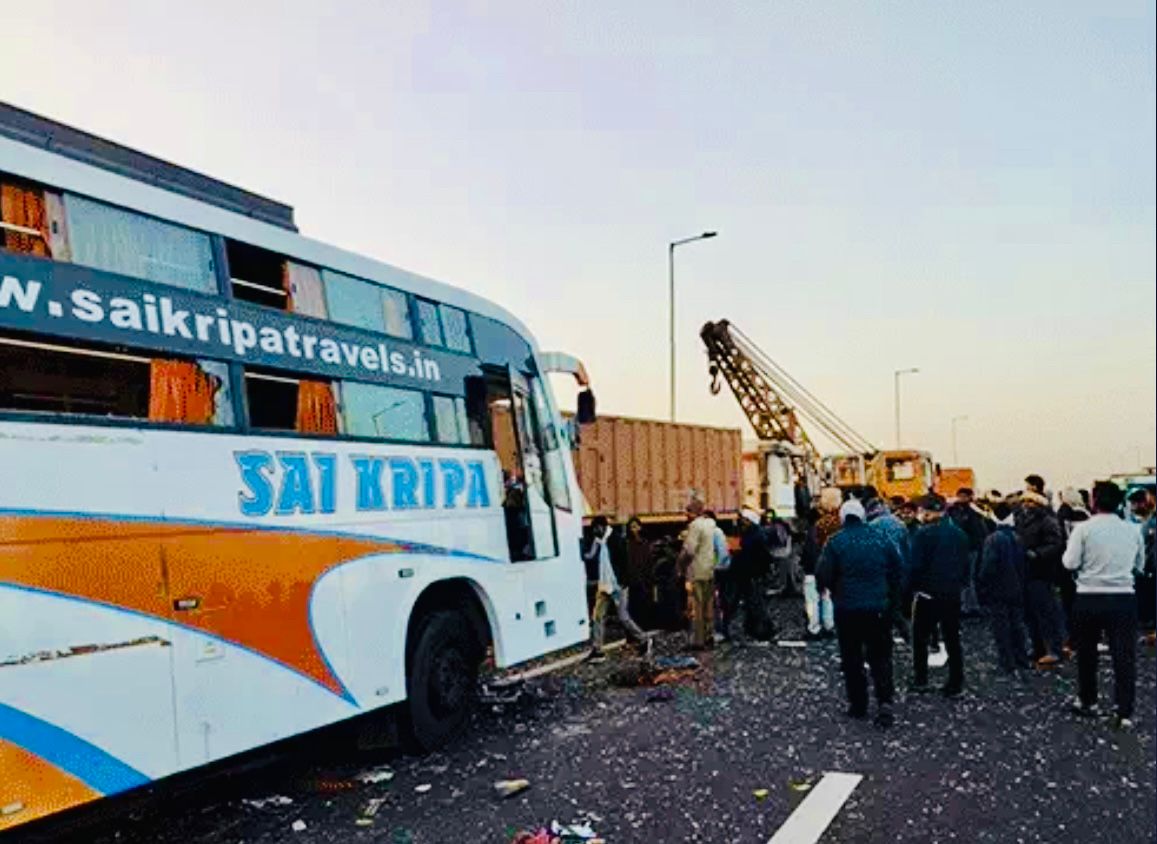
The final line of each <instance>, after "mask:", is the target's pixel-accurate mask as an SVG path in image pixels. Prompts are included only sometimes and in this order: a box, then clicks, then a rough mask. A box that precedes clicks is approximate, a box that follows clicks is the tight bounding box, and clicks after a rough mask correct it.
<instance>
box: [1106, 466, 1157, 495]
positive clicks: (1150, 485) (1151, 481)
mask: <svg viewBox="0 0 1157 844" xmlns="http://www.w3.org/2000/svg"><path fill="white" fill-rule="evenodd" d="M1109 480H1111V481H1112V482H1113V483H1115V484H1116V485H1117V486H1119V487H1121V489H1123V490H1125V495H1126V497H1127V496H1128V495H1129V493H1131V492H1133V490H1136V489H1144V490H1148V491H1149V492H1150V493H1151V494H1154V495H1157V468H1155V467H1153V466H1146V467H1145V468H1144V469H1141V470H1140V471H1139V472H1118V473H1117V474H1114V475H1110V476H1109Z"/></svg>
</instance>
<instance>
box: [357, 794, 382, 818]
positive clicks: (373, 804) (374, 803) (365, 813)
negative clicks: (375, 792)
mask: <svg viewBox="0 0 1157 844" xmlns="http://www.w3.org/2000/svg"><path fill="white" fill-rule="evenodd" d="M385 802H386V798H385V797H373V798H371V799H370V800H369V801H368V802H367V803H366V807H365V808H364V809H362V817H366V818H372V817H373V816H374V815H376V814H377V813H378V810H379V809H381V808H382V804H383V803H385Z"/></svg>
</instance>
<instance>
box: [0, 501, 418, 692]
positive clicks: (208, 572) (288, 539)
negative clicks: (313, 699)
mask: <svg viewBox="0 0 1157 844" xmlns="http://www.w3.org/2000/svg"><path fill="white" fill-rule="evenodd" d="M408 549H409V546H407V545H404V544H401V543H397V542H391V541H388V540H379V539H373V538H365V539H362V538H359V537H351V536H342V535H332V534H324V533H310V532H304V531H291V530H276V529H254V528H246V527H243V526H230V525H220V526H217V525H206V524H198V523H181V522H167V521H143V520H142V521H137V520H132V519H125V520H121V519H116V518H105V517H100V518H85V517H78V516H54V515H43V516H41V515H23V514H21V515H0V582H7V583H12V584H14V585H17V586H23V587H27V588H32V589H38V590H44V591H48V592H54V593H59V594H62V595H66V596H69V597H74V598H79V599H83V600H88V601H93V602H97V603H100V604H107V605H111V606H114V607H118V608H121V609H126V610H130V611H133V612H137V613H143V614H145V615H149V616H154V617H156V618H158V619H161V620H164V621H167V622H172V623H176V624H180V625H182V626H184V627H189V628H193V629H196V630H199V631H202V632H204V633H208V634H210V635H212V636H216V637H219V638H221V639H224V640H227V641H229V642H232V643H235V644H237V645H240V646H242V647H245V648H247V649H249V650H251V651H253V652H255V653H257V654H259V655H261V656H264V657H266V658H269V659H272V660H275V661H277V662H279V663H282V664H283V665H285V666H287V667H289V668H291V669H293V670H294V671H297V672H299V673H301V674H303V675H305V676H306V677H309V678H310V679H312V680H314V681H315V682H317V683H319V684H320V685H322V686H323V687H325V688H326V689H329V690H330V691H332V692H333V693H335V694H338V695H342V696H343V697H347V698H348V694H347V692H346V690H345V688H344V686H343V685H342V683H341V682H340V680H339V679H338V678H337V677H336V676H335V675H334V673H333V671H332V670H331V669H330V667H329V665H328V664H327V663H326V660H325V657H324V656H323V655H322V654H321V653H320V651H319V650H318V647H317V644H316V643H315V641H314V638H313V631H312V628H311V626H310V620H309V600H310V594H311V592H312V590H313V587H314V584H315V583H316V582H317V580H318V578H319V577H320V576H321V575H322V574H324V573H325V572H326V571H328V570H329V569H331V568H333V567H334V566H336V565H339V564H340V563H343V562H345V561H347V560H351V559H354V558H357V557H363V556H366V555H368V554H383V553H395V552H399V551H405V550H408ZM175 602H188V603H189V604H195V606H194V608H191V609H187V610H178V609H175V606H174V604H175ZM78 644H82V643H78Z"/></svg>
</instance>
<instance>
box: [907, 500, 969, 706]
mask: <svg viewBox="0 0 1157 844" xmlns="http://www.w3.org/2000/svg"><path fill="white" fill-rule="evenodd" d="M920 510H921V513H922V515H923V518H924V521H925V524H924V526H923V527H922V528H920V529H919V530H918V531H916V535H915V536H914V537H913V538H912V593H913V596H914V597H915V602H914V603H915V607H914V609H913V612H912V615H913V619H912V627H913V630H912V638H913V642H912V663H913V665H912V668H913V674H914V677H913V683H914V686H913V690H914V691H917V692H924V691H927V690H928V639H929V637H930V636H931V634H932V628H933V626H935V625H938V626H939V627H940V633H941V635H943V637H944V646H945V648H946V649H947V650H948V682H947V683H946V684H945V685H944V687H943V688H942V689H941V692H942V693H943V694H944V695H945V697H956V696H958V695H959V694H960V693H961V692H962V691H963V690H964V652H963V651H962V650H961V647H960V592H961V590H962V589H963V588H964V584H965V582H966V581H967V578H968V536H967V535H966V534H965V533H964V531H962V530H961V529H960V528H958V527H957V526H956V524H955V523H954V522H953V521H952V520H951V519H945V518H943V515H944V499H943V498H941V497H940V496H938V495H927V496H925V497H924V498H923V499H922V500H921V502H920Z"/></svg>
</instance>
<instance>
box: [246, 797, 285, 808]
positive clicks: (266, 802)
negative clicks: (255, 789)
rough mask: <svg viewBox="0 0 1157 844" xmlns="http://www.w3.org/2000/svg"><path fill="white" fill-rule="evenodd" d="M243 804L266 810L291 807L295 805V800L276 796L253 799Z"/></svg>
mask: <svg viewBox="0 0 1157 844" xmlns="http://www.w3.org/2000/svg"><path fill="white" fill-rule="evenodd" d="M241 802H242V803H244V804H245V805H246V806H250V807H252V808H254V809H265V808H268V807H269V806H290V805H292V804H293V798H292V797H286V796H285V795H283V794H274V795H271V796H270V797H251V798H249V799H247V800H242V801H241Z"/></svg>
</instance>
